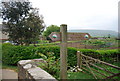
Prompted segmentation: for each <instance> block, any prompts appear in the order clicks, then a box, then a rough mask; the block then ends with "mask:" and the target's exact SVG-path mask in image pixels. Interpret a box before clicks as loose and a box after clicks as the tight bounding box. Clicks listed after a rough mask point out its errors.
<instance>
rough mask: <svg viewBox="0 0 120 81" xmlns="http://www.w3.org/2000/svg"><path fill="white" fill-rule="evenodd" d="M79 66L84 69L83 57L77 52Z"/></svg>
mask: <svg viewBox="0 0 120 81" xmlns="http://www.w3.org/2000/svg"><path fill="white" fill-rule="evenodd" d="M77 66H78V67H79V68H82V55H81V52H80V51H77Z"/></svg>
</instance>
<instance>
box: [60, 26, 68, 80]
mask: <svg viewBox="0 0 120 81" xmlns="http://www.w3.org/2000/svg"><path fill="white" fill-rule="evenodd" d="M60 32H61V45H60V79H67V25H66V24H62V25H60Z"/></svg>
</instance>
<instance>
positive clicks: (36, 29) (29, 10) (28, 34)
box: [2, 1, 45, 45]
mask: <svg viewBox="0 0 120 81" xmlns="http://www.w3.org/2000/svg"><path fill="white" fill-rule="evenodd" d="M2 18H3V26H4V28H3V31H4V32H7V33H8V36H9V38H10V40H12V41H13V42H15V43H19V44H21V45H23V44H25V45H29V44H30V43H31V42H34V41H36V40H37V39H38V38H39V35H40V34H41V33H42V32H43V30H44V27H45V25H44V21H43V17H42V16H40V15H39V11H38V9H37V8H33V7H32V5H31V3H30V2H13V1H10V2H7V3H5V2H4V3H2Z"/></svg>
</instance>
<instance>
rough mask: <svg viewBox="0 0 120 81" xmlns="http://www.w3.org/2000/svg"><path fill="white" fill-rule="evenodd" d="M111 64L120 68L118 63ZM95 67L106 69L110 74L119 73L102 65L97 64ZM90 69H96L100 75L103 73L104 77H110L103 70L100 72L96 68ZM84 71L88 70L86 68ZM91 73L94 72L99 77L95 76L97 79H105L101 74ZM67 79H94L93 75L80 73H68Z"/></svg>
mask: <svg viewBox="0 0 120 81" xmlns="http://www.w3.org/2000/svg"><path fill="white" fill-rule="evenodd" d="M113 64H114V65H119V66H120V63H119V62H115V63H113ZM97 65H98V66H100V67H102V68H105V69H107V70H109V71H110V72H113V73H119V72H120V71H119V70H117V69H115V68H112V67H110V66H107V65H103V64H97ZM92 68H94V69H96V70H97V71H99V72H101V73H103V74H105V75H107V76H110V75H111V74H110V73H107V72H105V71H103V70H100V69H98V68H95V67H92ZM86 69H88V68H86ZM88 70H89V69H88ZM89 71H90V70H89ZM85 72H87V71H85ZM93 72H94V74H95V75H98V76H100V77H98V76H97V79H102V78H106V77H105V76H103V75H101V74H99V73H97V72H95V71H93ZM68 79H94V77H93V75H92V74H90V73H89V72H87V73H82V72H69V73H68ZM113 79H120V77H119V76H116V77H114V78H113Z"/></svg>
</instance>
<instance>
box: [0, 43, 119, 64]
mask: <svg viewBox="0 0 120 81" xmlns="http://www.w3.org/2000/svg"><path fill="white" fill-rule="evenodd" d="M77 50H78V51H81V52H82V53H83V54H85V55H88V56H91V57H94V58H97V59H100V60H103V61H107V62H108V61H110V62H112V61H115V60H116V57H117V55H118V56H120V51H118V50H117V49H115V50H93V49H76V48H71V47H69V48H68V66H74V65H76V64H77V63H76V60H77V58H76V52H77ZM40 53H42V54H44V55H46V56H47V54H51V53H53V55H54V56H55V57H56V59H58V58H60V47H59V46H40V47H34V46H29V47H27V46H13V45H10V44H3V45H2V57H3V58H2V61H3V63H5V64H12V65H14V64H17V62H18V61H19V60H27V59H36V58H41V56H40V55H39V54H40Z"/></svg>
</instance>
